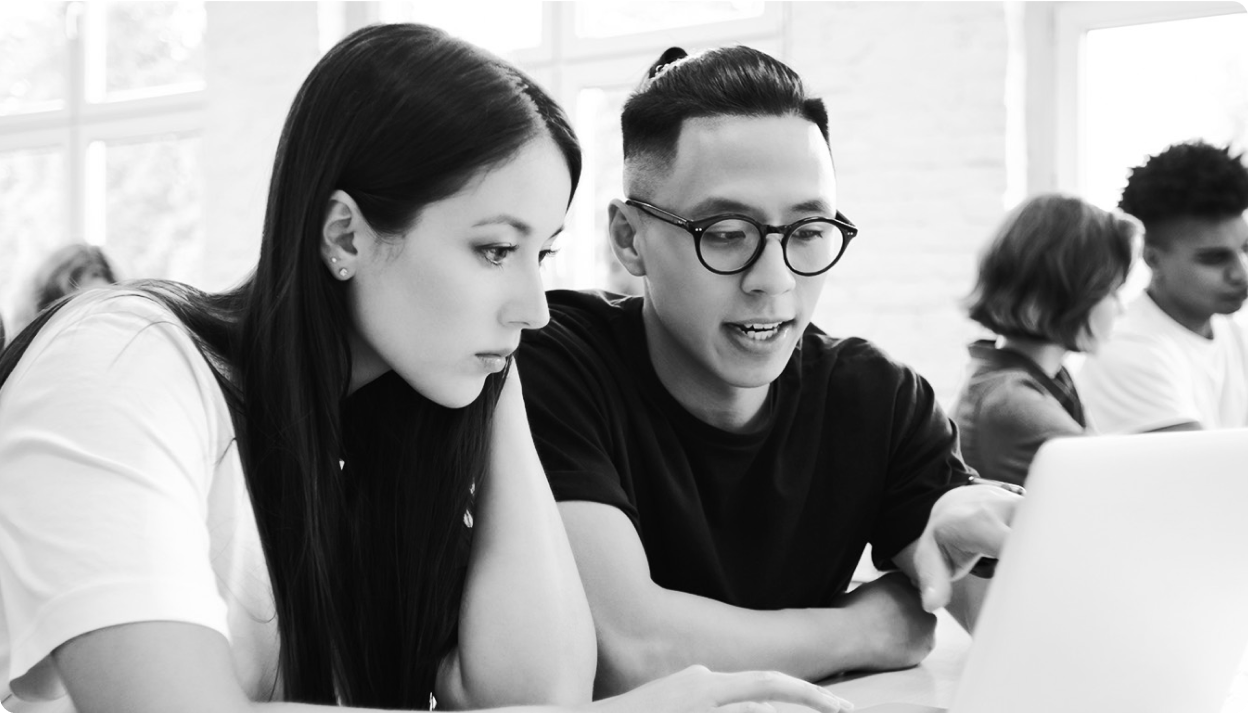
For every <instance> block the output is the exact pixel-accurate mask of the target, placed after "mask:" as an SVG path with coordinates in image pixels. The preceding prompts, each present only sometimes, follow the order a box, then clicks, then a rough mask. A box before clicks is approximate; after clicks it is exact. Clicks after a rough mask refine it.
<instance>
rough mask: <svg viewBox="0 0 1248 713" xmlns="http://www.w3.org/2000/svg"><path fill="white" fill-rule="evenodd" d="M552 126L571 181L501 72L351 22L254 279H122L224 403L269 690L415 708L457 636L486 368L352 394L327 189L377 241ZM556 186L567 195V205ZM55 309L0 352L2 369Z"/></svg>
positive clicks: (295, 115)
mask: <svg viewBox="0 0 1248 713" xmlns="http://www.w3.org/2000/svg"><path fill="white" fill-rule="evenodd" d="M543 135H545V136H549V137H551V138H552V139H553V140H554V141H555V143H556V144H557V145H558V146H559V148H560V150H561V151H562V153H563V156H564V158H565V159H566V161H567V166H568V171H569V173H570V175H571V179H572V186H573V187H574V188H575V186H576V184H577V182H578V180H579V177H580V170H581V158H580V148H579V146H578V144H577V142H576V138H575V136H574V134H573V132H572V129H571V126H570V124H569V123H568V121H567V118H566V117H565V116H564V114H563V112H562V111H561V110H560V109H559V107H558V106H557V105H556V104H555V103H554V101H553V100H552V99H551V98H550V97H549V96H548V95H547V94H545V93H544V92H543V91H542V90H541V89H540V88H538V87H537V86H536V85H535V84H534V83H533V82H532V80H530V79H529V78H528V77H526V76H525V75H523V74H522V73H520V72H519V71H518V70H516V69H515V68H514V67H512V66H510V65H508V64H507V63H505V62H503V61H502V60H499V59H498V58H496V57H493V56H491V55H489V54H487V53H485V52H482V51H481V50H479V49H477V48H475V47H473V46H472V45H469V44H467V43H465V42H462V41H460V40H457V39H454V38H452V37H450V36H449V35H447V34H445V33H444V32H442V31H440V30H436V29H433V28H429V27H425V26H420V25H376V26H371V27H366V28H364V29H361V30H359V31H357V32H354V33H352V34H351V35H350V36H348V37H347V38H345V39H344V40H342V41H341V42H340V43H339V44H338V45H336V46H335V47H334V48H333V49H331V50H330V51H329V52H328V53H327V54H326V55H325V56H324V57H323V58H322V59H321V61H320V62H319V63H318V64H317V65H316V67H315V68H314V69H313V70H312V72H311V74H310V75H309V76H308V78H307V79H306V80H305V81H304V83H303V85H302V87H301V88H300V90H299V92H298V94H297V96H296V97H295V100H294V103H293V105H292V107H291V109H290V113H289V114H288V116H287V118H286V122H285V125H284V127H283V130H282V134H281V138H280V140H279V144H278V149H277V155H276V159H275V161H274V167H273V178H272V182H271V184H270V189H269V196H268V204H267V209H266V213H265V220H264V229H263V235H262V241H261V249H260V259H259V263H258V265H257V266H256V270H255V272H254V274H253V275H252V276H251V277H250V278H249V279H248V280H247V281H246V282H245V283H244V284H243V285H241V286H240V287H239V288H237V289H235V290H233V291H231V292H229V293H226V294H221V295H208V294H204V293H201V292H198V291H195V290H193V289H191V288H188V287H186V286H181V285H176V284H171V283H155V282H145V283H130V284H128V285H127V287H130V288H135V289H140V290H141V291H143V292H144V293H145V294H147V295H149V296H150V297H152V298H153V299H156V300H158V301H159V302H161V303H162V304H164V305H166V306H167V307H168V308H169V309H170V310H171V311H172V312H173V314H174V315H175V316H176V317H177V318H178V319H179V320H180V321H182V322H183V323H184V324H185V325H186V326H187V328H188V330H189V331H190V332H191V334H192V336H193V338H194V339H195V340H196V343H197V344H198V345H199V347H200V349H201V351H203V352H204V354H205V356H206V357H208V361H209V363H210V364H211V365H213V366H214V370H217V366H216V365H217V364H218V363H224V364H226V366H225V368H224V370H217V374H218V382H219V383H220V384H221V385H222V388H223V390H224V392H225V394H226V398H227V401H228V402H229V404H230V408H231V413H232V416H233V421H234V427H235V434H236V438H237V444H238V448H239V455H240V458H241V462H242V465H243V471H244V475H245V478H246V482H247V487H248V490H249V493H250V497H251V502H252V506H253V509H254V511H255V517H256V524H257V527H258V530H259V533H260V541H261V544H262V546H263V549H264V554H265V559H266V561H267V566H268V570H269V575H270V578H271V580H272V584H273V595H274V601H275V604H276V610H277V621H278V629H279V634H280V637H281V647H280V651H281V653H280V665H279V671H280V676H281V681H280V686H281V688H282V692H281V697H282V698H283V699H285V700H288V701H297V702H306V703H320V704H330V705H334V704H339V703H341V704H345V705H352V706H361V707H375V708H405V709H421V708H425V707H427V706H428V703H429V699H430V694H431V693H432V691H433V687H434V682H435V679H436V676H437V671H438V667H439V665H440V663H441V662H442V660H443V659H444V658H445V656H446V655H447V654H448V653H449V652H450V651H451V650H452V649H453V648H454V647H455V645H456V644H457V631H458V623H459V606H460V599H461V597H462V594H463V585H464V577H465V572H466V567H467V559H468V552H469V545H470V543H471V529H470V524H471V509H472V499H473V493H474V492H475V490H476V486H477V483H479V482H480V479H481V477H482V476H483V474H484V472H485V464H486V462H487V456H488V434H489V430H490V423H491V419H492V416H493V411H494V405H495V403H496V401H497V398H498V394H499V392H500V391H501V388H502V383H503V379H504V376H503V375H494V376H491V377H490V378H489V379H487V381H486V385H485V388H484V389H483V392H482V394H481V396H480V397H479V398H478V399H477V400H476V401H475V402H473V403H472V404H471V405H469V406H467V407H466V408H463V409H446V408H443V407H441V406H438V405H436V404H434V403H432V402H431V401H429V400H428V399H426V398H425V397H423V396H421V395H420V394H419V393H417V392H415V391H414V390H413V389H411V388H410V387H408V386H407V385H406V384H405V383H403V382H401V380H399V379H398V377H397V376H394V375H393V374H387V375H385V376H383V377H381V378H379V379H377V380H376V381H374V382H372V383H370V384H367V385H365V386H363V387H361V388H360V389H359V390H357V391H356V392H355V393H354V394H352V395H351V396H350V397H349V398H348V396H347V387H348V383H349V377H350V373H351V354H350V349H349V346H348V334H349V333H350V332H351V330H352V322H351V319H350V317H349V314H348V310H347V302H346V287H345V284H344V283H342V282H340V281H339V280H337V279H334V278H333V277H332V276H331V274H330V273H329V271H328V269H327V268H326V267H325V265H324V264H323V263H322V261H321V250H320V245H321V240H322V225H323V222H324V218H325V212H326V210H327V207H328V204H329V198H330V195H331V194H332V192H333V191H335V190H343V191H345V192H346V193H348V194H349V195H350V196H351V197H352V198H353V199H354V200H355V202H356V204H357V205H358V206H359V208H360V210H361V212H362V213H363V216H364V218H365V220H366V221H367V222H368V224H369V225H370V226H371V227H372V228H374V229H375V230H376V231H377V232H378V233H379V234H381V235H388V236H390V237H397V236H399V235H401V234H402V233H403V232H404V231H405V230H407V229H408V228H409V227H410V226H411V225H412V224H413V223H414V221H416V220H417V219H418V218H419V214H420V210H421V209H422V208H423V207H424V206H427V205H429V204H430V203H433V202H435V201H438V200H442V199H444V198H447V197H449V196H451V195H454V194H455V193H456V192H457V191H459V190H460V189H462V188H463V187H464V186H465V185H466V184H467V183H468V181H469V180H470V179H472V177H473V176H475V175H479V173H480V172H482V171H485V170H489V169H490V168H492V167H495V166H498V165H500V164H502V163H504V162H505V161H506V160H508V159H509V158H511V157H512V156H514V155H515V154H516V153H517V152H518V151H519V150H520V149H521V148H522V147H523V146H524V145H525V144H526V143H527V142H529V141H531V140H533V139H535V138H537V137H540V136H543ZM570 200H571V196H569V201H570ZM63 305H64V301H62V302H61V303H58V304H57V305H55V306H54V307H53V308H51V309H50V310H48V311H46V312H45V313H44V314H43V315H41V316H40V318H39V319H38V320H36V321H35V322H34V323H33V324H32V325H31V326H30V328H29V329H27V330H25V331H24V332H23V333H22V334H21V335H19V337H18V338H17V339H16V340H15V341H14V344H13V345H11V347H12V348H10V349H7V350H6V351H5V353H4V354H3V356H2V357H0V382H2V380H3V379H4V378H6V377H7V375H8V373H10V372H11V371H12V369H13V367H14V365H15V364H16V363H17V361H18V359H20V358H21V356H22V353H23V352H24V351H25V349H26V347H27V346H28V345H29V344H30V341H31V340H32V339H33V337H34V335H35V333H36V332H37V331H38V329H40V328H41V327H42V326H43V324H45V323H46V321H47V319H48V318H50V316H51V315H52V314H53V313H55V311H56V310H58V309H60V307H61V306H63Z"/></svg>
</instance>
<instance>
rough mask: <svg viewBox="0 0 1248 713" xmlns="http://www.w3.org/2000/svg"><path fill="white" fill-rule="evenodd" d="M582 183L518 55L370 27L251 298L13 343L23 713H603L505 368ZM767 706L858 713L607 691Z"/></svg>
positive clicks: (301, 122)
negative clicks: (433, 712)
mask: <svg viewBox="0 0 1248 713" xmlns="http://www.w3.org/2000/svg"><path fill="white" fill-rule="evenodd" d="M579 173H580V150H579V147H578V145H577V143H576V139H575V137H574V135H573V133H572V130H571V128H570V126H569V125H568V122H567V120H566V118H565V117H564V115H563V113H562V111H561V110H560V109H559V108H558V107H557V106H556V105H555V104H554V102H553V101H552V100H551V99H550V98H549V97H548V96H547V95H546V94H545V93H544V92H542V90H541V89H539V88H538V87H537V86H536V85H535V84H534V83H533V82H532V81H531V80H530V79H529V78H527V77H526V76H524V75H523V74H522V73H520V72H519V71H517V70H516V69H515V68H513V67H511V66H510V65H508V64H506V63H504V62H502V61H500V60H498V59H497V58H494V57H492V56H490V55H488V54H485V53H483V52H481V51H480V50H477V49H475V48H473V47H472V46H470V45H468V44H465V43H463V42H461V41H458V40H455V39H453V38H451V37H449V36H447V35H446V34H444V33H442V32H440V31H438V30H434V29H431V28H427V27H422V26H417V25H388V26H375V27H369V28H365V29H363V30H360V31H358V32H356V33H354V34H352V35H351V36H349V37H348V38H346V39H345V40H343V41H342V42H341V43H340V44H339V45H338V46H336V47H335V48H334V49H332V50H331V51H330V52H329V53H328V54H326V56H325V57H324V58H323V59H322V60H321V61H320V62H319V63H318V64H317V66H316V67H315V68H314V69H313V71H312V73H311V74H310V76H309V77H308V78H307V80H306V81H305V82H304V84H303V86H302V88H301V89H300V91H299V93H298V95H297V96H296V98H295V101H294V105H293V106H292V108H291V111H290V114H289V116H288V117H287V120H286V124H285V127H284V129H283V132H282V136H281V140H280V142H279V146H278V151H277V158H276V161H275V164H274V169H273V180H272V183H271V187H270V192H269V200H268V207H267V212H266V217H265V223H264V230H263V235H262V241H261V249H260V259H259V263H258V265H257V266H256V269H255V273H254V274H253V275H252V276H251V277H250V278H249V279H248V280H247V281H246V282H245V283H244V284H243V285H242V286H240V287H239V288H237V289H235V290H233V291H231V292H228V293H225V294H204V293H200V292H197V291H195V290H193V289H191V288H188V287H186V286H182V285H178V284H175V283H163V282H139V283H130V284H127V285H123V286H120V287H116V288H111V289H107V290H96V291H93V292H91V293H88V294H84V295H82V296H80V297H77V298H74V299H72V300H69V301H67V302H62V303H60V304H59V305H57V306H55V307H54V308H52V309H50V310H48V311H45V312H44V313H43V314H41V315H40V317H39V318H38V319H37V320H36V321H35V322H34V323H33V324H32V325H31V326H30V327H29V328H27V329H26V330H24V331H23V332H22V333H21V334H20V335H19V336H18V337H17V338H16V340H15V341H14V343H13V344H12V345H11V346H10V348H9V349H8V350H6V352H5V353H4V355H3V357H2V358H0V383H2V384H3V385H2V386H0V493H3V496H2V497H0V609H2V610H3V617H2V618H0V671H2V672H3V676H4V678H3V679H0V683H2V684H3V687H0V693H2V694H3V695H4V696H5V697H6V700H5V706H6V707H9V708H10V709H11V710H42V708H41V706H43V705H44V704H43V703H41V702H40V701H56V700H57V699H62V701H61V703H60V704H58V703H55V702H53V703H48V704H47V705H48V706H49V708H48V709H49V710H51V709H56V710H63V709H64V707H63V703H64V700H63V699H64V696H65V694H66V691H67V692H68V695H69V697H70V699H71V700H72V706H73V707H75V708H76V709H77V710H79V711H83V712H86V711H92V712H94V711H103V712H106V713H112V712H118V713H120V712H122V711H124V712H125V713H146V712H148V711H152V712H155V711H160V712H161V713H165V712H167V711H179V712H180V713H184V712H188V711H189V712H196V711H213V712H214V713H221V712H223V711H224V712H227V713H229V712H232V711H250V710H252V709H253V708H255V707H258V706H259V707H263V708H265V709H268V708H270V707H271V708H273V709H275V710H303V709H305V708H307V707H309V706H317V705H326V706H347V707H351V708H354V709H362V708H384V709H408V710H411V709H426V708H432V707H434V705H438V707H439V708H467V707H489V706H495V705H507V704H546V703H552V704H567V705H584V706H586V707H588V706H589V705H590V704H589V703H588V701H589V699H590V696H591V688H592V681H593V673H594V667H595V656H596V651H595V642H594V632H593V624H592V621H591V619H590V614H589V610H588V607H587V605H586V602H585V596H584V593H583V591H582V589H581V586H580V582H579V579H578V577H577V573H576V569H575V566H574V564H573V561H572V557H571V554H570V552H569V549H568V545H567V542H566V538H565V535H564V533H563V530H562V526H561V524H560V521H559V517H558V513H557V511H556V509H555V506H554V503H553V500H552V498H551V495H550V491H549V488H548V486H547V484H546V481H545V478H544V477H543V474H542V472H541V467H540V464H539V462H538V460H537V457H536V454H535V452H534V450H533V445H532V441H531V438H530V435H529V433H528V426H527V421H526V418H525V414H524V405H523V403H522V401H521V397H520V387H519V382H518V379H519V376H518V374H517V372H516V371H515V370H514V369H512V368H511V366H510V365H511V353H512V351H514V349H515V347H516V346H517V344H518V342H519V337H520V333H521V331H522V330H524V329H531V328H538V327H541V326H542V325H543V324H544V323H545V322H546V321H547V319H548V315H547V312H546V303H545V297H544V295H543V293H542V288H541V282H540V277H539V274H538V265H539V263H540V261H541V259H542V257H543V256H544V255H545V254H546V253H547V252H548V251H549V249H550V245H551V243H552V241H553V240H554V238H555V236H556V235H557V234H558V233H559V231H560V229H561V227H562V223H563V220H564V214H565V212H566V210H567V206H568V203H569V201H570V199H571V195H572V192H573V190H574V187H575V185H576V182H577V179H578V177H579ZM402 382H405V383H406V384H407V385H410V386H411V387H413V389H406V388H396V387H397V386H399V385H401V383H402ZM765 699H778V700H790V701H794V702H797V703H801V704H804V705H806V706H809V707H812V708H815V709H817V710H821V711H835V710H840V706H841V702H840V701H839V700H838V699H835V698H834V697H832V696H830V695H828V694H826V693H824V692H823V691H822V690H821V689H819V688H817V687H815V686H811V685H810V684H806V683H803V682H800V681H796V680H793V679H789V678H787V677H783V676H779V675H775V674H762V675H758V674H712V673H710V672H708V671H706V670H705V669H693V670H688V671H685V672H682V673H681V674H677V675H676V676H675V677H672V678H669V679H665V680H663V681H659V682H656V684H653V685H651V686H647V687H643V688H641V689H638V690H637V691H634V692H632V693H630V694H626V695H625V696H621V697H619V698H616V699H611V700H607V701H602V702H599V703H597V704H593V706H594V707H598V708H604V709H607V710H637V711H654V710H658V711H696V710H712V709H715V708H716V707H717V706H721V705H722V706H724V709H725V710H738V711H741V710H751V708H750V707H749V706H751V705H753V704H752V703H750V702H751V701H755V700H765ZM738 702H742V703H738Z"/></svg>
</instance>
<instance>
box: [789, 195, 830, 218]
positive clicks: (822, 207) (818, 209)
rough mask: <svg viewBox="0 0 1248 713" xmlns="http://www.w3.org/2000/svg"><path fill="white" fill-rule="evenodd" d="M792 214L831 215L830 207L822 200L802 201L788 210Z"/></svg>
mask: <svg viewBox="0 0 1248 713" xmlns="http://www.w3.org/2000/svg"><path fill="white" fill-rule="evenodd" d="M789 210H790V211H792V212H794V213H821V214H823V215H832V212H833V211H832V206H831V205H829V204H828V202H827V201H825V200H824V199H822V198H815V199H813V200H808V201H802V202H801V203H798V204H797V205H795V206H793V207H792V208H789Z"/></svg>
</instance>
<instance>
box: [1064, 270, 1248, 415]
mask: <svg viewBox="0 0 1248 713" xmlns="http://www.w3.org/2000/svg"><path fill="white" fill-rule="evenodd" d="M1211 324H1212V326H1213V339H1205V338H1204V337H1202V336H1200V335H1198V334H1195V333H1193V332H1192V331H1191V330H1189V329H1187V328H1186V327H1184V326H1183V325H1181V324H1179V323H1178V322H1176V321H1174V319H1172V318H1171V317H1170V316H1169V315H1167V314H1166V313H1165V312H1163V311H1161V308H1160V307H1158V306H1157V303H1155V302H1153V299H1152V298H1151V297H1149V296H1148V293H1144V294H1142V295H1140V296H1139V298H1137V299H1136V300H1135V301H1134V302H1132V303H1131V304H1130V306H1128V307H1127V311H1126V314H1124V315H1123V317H1122V319H1121V320H1120V321H1119V322H1118V324H1117V326H1116V327H1115V329H1114V333H1113V335H1112V336H1111V337H1110V339H1109V341H1108V342H1107V343H1105V344H1103V345H1102V346H1101V348H1100V351H1099V352H1098V353H1097V354H1095V355H1089V356H1088V358H1087V360H1086V361H1085V362H1084V365H1083V368H1082V369H1080V371H1079V373H1078V374H1077V375H1076V382H1077V384H1078V388H1079V395H1080V397H1081V398H1082V399H1083V405H1084V408H1085V409H1087V410H1088V411H1089V412H1090V413H1091V415H1092V418H1093V419H1094V421H1095V423H1096V425H1097V428H1098V429H1099V430H1100V431H1102V432H1104V433H1138V432H1142V431H1152V430H1155V429H1158V428H1166V427H1168V426H1175V425H1178V424H1180V423H1187V422H1192V421H1195V422H1197V423H1199V424H1200V425H1201V426H1202V427H1204V428H1237V427H1241V426H1248V339H1245V334H1244V331H1243V328H1242V327H1241V326H1240V325H1239V324H1237V323H1235V322H1234V321H1233V320H1231V319H1229V318H1227V317H1226V316H1223V315H1216V314H1215V315H1214V316H1213V319H1212V321H1211Z"/></svg>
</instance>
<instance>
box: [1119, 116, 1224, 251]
mask: <svg viewBox="0 0 1248 713" xmlns="http://www.w3.org/2000/svg"><path fill="white" fill-rule="evenodd" d="M1243 159H1244V156H1243V154H1242V153H1240V154H1239V155H1233V154H1232V153H1231V150H1230V147H1218V146H1212V145H1210V144H1207V143H1205V142H1203V141H1189V142H1187V143H1181V144H1175V145H1173V146H1170V147H1169V148H1167V149H1166V150H1164V151H1162V152H1161V153H1159V154H1157V155H1156V156H1150V157H1149V159H1148V160H1147V161H1145V162H1144V165H1142V166H1136V167H1135V168H1133V169H1131V173H1130V176H1129V177H1128V178H1127V187H1126V188H1125V189H1123V191H1122V200H1121V201H1119V203H1118V208H1119V209H1121V210H1122V211H1123V212H1124V213H1128V214H1130V215H1133V216H1135V217H1136V218H1138V219H1139V220H1140V222H1142V223H1143V224H1144V229H1145V239H1146V240H1147V239H1148V237H1147V236H1148V234H1149V232H1152V231H1151V228H1153V227H1154V226H1156V225H1157V224H1158V223H1161V222H1164V221H1166V220H1170V219H1174V218H1203V219H1207V220H1225V219H1227V218H1233V217H1235V216H1238V215H1241V214H1243V212H1244V211H1245V210H1248V166H1245V165H1244V160H1243ZM1150 244H1151V241H1150Z"/></svg>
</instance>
